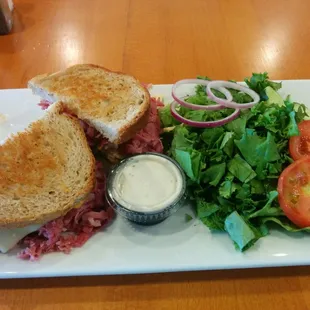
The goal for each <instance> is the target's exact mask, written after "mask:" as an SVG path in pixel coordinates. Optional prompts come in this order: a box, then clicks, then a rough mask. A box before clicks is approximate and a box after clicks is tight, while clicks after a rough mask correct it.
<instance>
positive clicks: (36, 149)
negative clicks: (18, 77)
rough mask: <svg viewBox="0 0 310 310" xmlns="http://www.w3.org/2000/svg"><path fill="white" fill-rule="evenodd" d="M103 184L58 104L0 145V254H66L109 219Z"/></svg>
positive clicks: (80, 132) (81, 138)
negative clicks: (19, 249) (14, 250)
mask: <svg viewBox="0 0 310 310" xmlns="http://www.w3.org/2000/svg"><path fill="white" fill-rule="evenodd" d="M104 191H105V180H104V174H103V171H102V167H101V166H100V164H98V163H96V161H95V158H94V156H93V154H92V152H91V149H90V147H89V145H88V143H87V139H86V137H85V134H84V132H83V129H82V128H81V126H80V124H79V122H78V120H77V119H76V118H74V117H72V116H70V115H68V114H67V113H65V107H64V105H63V104H62V103H61V102H58V103H56V104H54V105H53V106H52V107H51V108H50V109H49V110H48V112H47V113H46V114H45V115H44V117H43V118H42V119H40V120H38V121H36V122H34V123H32V124H31V125H30V126H29V127H28V128H27V129H26V130H25V131H23V132H20V133H18V134H16V135H13V136H11V137H9V138H8V139H7V140H6V141H5V143H4V144H2V145H0V251H1V252H7V251H8V250H10V249H11V248H13V247H14V246H15V245H16V244H17V243H18V242H19V243H20V244H21V245H22V246H23V247H24V248H23V250H22V252H21V253H20V254H19V255H20V257H22V258H27V259H36V258H37V257H39V256H40V255H41V254H43V253H47V252H53V251H63V252H69V251H70V249H71V248H72V247H76V246H81V245H82V244H83V243H84V242H86V241H87V239H88V238H89V237H90V236H91V235H92V234H93V233H95V232H96V231H97V230H98V229H99V228H100V227H101V226H103V225H104V224H106V223H107V222H108V221H109V219H111V217H112V212H111V211H110V209H109V207H107V205H105V201H104Z"/></svg>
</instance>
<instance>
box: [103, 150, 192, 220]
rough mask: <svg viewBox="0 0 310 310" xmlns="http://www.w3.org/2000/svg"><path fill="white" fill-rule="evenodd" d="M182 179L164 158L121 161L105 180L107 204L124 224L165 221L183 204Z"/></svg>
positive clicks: (153, 156)
mask: <svg viewBox="0 0 310 310" xmlns="http://www.w3.org/2000/svg"><path fill="white" fill-rule="evenodd" d="M185 191H186V178H185V174H184V172H183V170H182V168H181V167H180V166H179V165H178V163H177V162H175V161H174V160H173V159H171V158H170V157H168V156H165V155H162V154H158V153H144V154H139V155H134V156H132V157H128V158H126V159H124V160H122V161H121V162H120V163H119V164H118V165H117V166H116V167H114V168H113V169H112V170H111V172H110V174H109V176H108V180H107V200H108V201H109V203H110V204H111V206H112V207H113V208H114V209H115V211H116V212H117V213H119V214H120V215H121V216H124V217H125V218H127V219H128V220H130V221H132V222H135V223H138V224H143V225H153V224H157V223H159V222H161V221H163V220H165V219H166V218H167V217H168V216H170V215H171V214H172V213H174V212H175V211H177V210H178V209H179V208H180V207H181V206H182V204H183V202H184V199H185Z"/></svg>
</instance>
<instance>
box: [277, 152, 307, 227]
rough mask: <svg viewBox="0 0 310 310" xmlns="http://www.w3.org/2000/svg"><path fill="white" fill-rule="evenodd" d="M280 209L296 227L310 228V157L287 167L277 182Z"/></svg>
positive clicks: (305, 157)
mask: <svg viewBox="0 0 310 310" xmlns="http://www.w3.org/2000/svg"><path fill="white" fill-rule="evenodd" d="M278 193H279V203H280V207H281V209H282V210H283V212H284V213H285V215H286V216H287V217H288V218H289V219H290V220H291V221H292V222H293V223H294V224H296V225H297V226H298V227H308V226H310V156H304V157H302V158H301V159H299V160H297V161H295V162H294V163H292V164H291V165H289V166H288V167H287V168H286V169H284V170H283V172H282V173H281V175H280V178H279V181H278Z"/></svg>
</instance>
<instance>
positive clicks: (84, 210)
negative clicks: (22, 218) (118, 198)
mask: <svg viewBox="0 0 310 310" xmlns="http://www.w3.org/2000/svg"><path fill="white" fill-rule="evenodd" d="M105 190H106V177H105V173H104V171H103V166H102V163H101V162H97V163H96V185H95V188H94V190H93V191H92V193H90V194H89V197H88V200H87V201H86V202H85V203H84V204H83V205H82V206H81V207H80V208H75V209H72V210H70V211H69V212H68V213H67V214H66V215H64V216H61V217H59V218H57V219H55V220H53V221H50V222H48V223H47V224H45V225H44V226H42V227H41V228H40V229H39V230H38V231H37V232H35V233H32V234H29V235H28V236H26V237H25V238H24V239H22V240H21V242H20V245H22V246H26V248H25V249H23V250H22V251H21V252H20V253H19V254H18V257H19V258H22V259H30V260H37V259H38V258H39V257H40V256H41V255H42V254H45V253H50V252H64V253H70V251H71V249H72V248H76V247H81V246H82V245H83V244H84V243H85V242H86V241H87V240H88V239H89V238H90V237H91V236H92V235H93V234H95V233H96V232H97V231H98V230H100V229H101V228H102V227H103V226H105V225H106V224H108V223H109V222H110V221H111V219H112V218H113V215H114V211H113V209H112V208H111V207H110V206H109V205H108V204H107V202H106V201H105Z"/></svg>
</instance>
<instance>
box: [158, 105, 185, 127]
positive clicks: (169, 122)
mask: <svg viewBox="0 0 310 310" xmlns="http://www.w3.org/2000/svg"><path fill="white" fill-rule="evenodd" d="M158 114H159V118H160V121H161V125H162V127H172V126H175V125H178V124H180V123H179V122H178V121H177V120H176V119H175V118H174V117H173V116H172V115H171V112H170V105H169V104H167V105H166V106H164V107H163V108H160V109H158Z"/></svg>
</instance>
